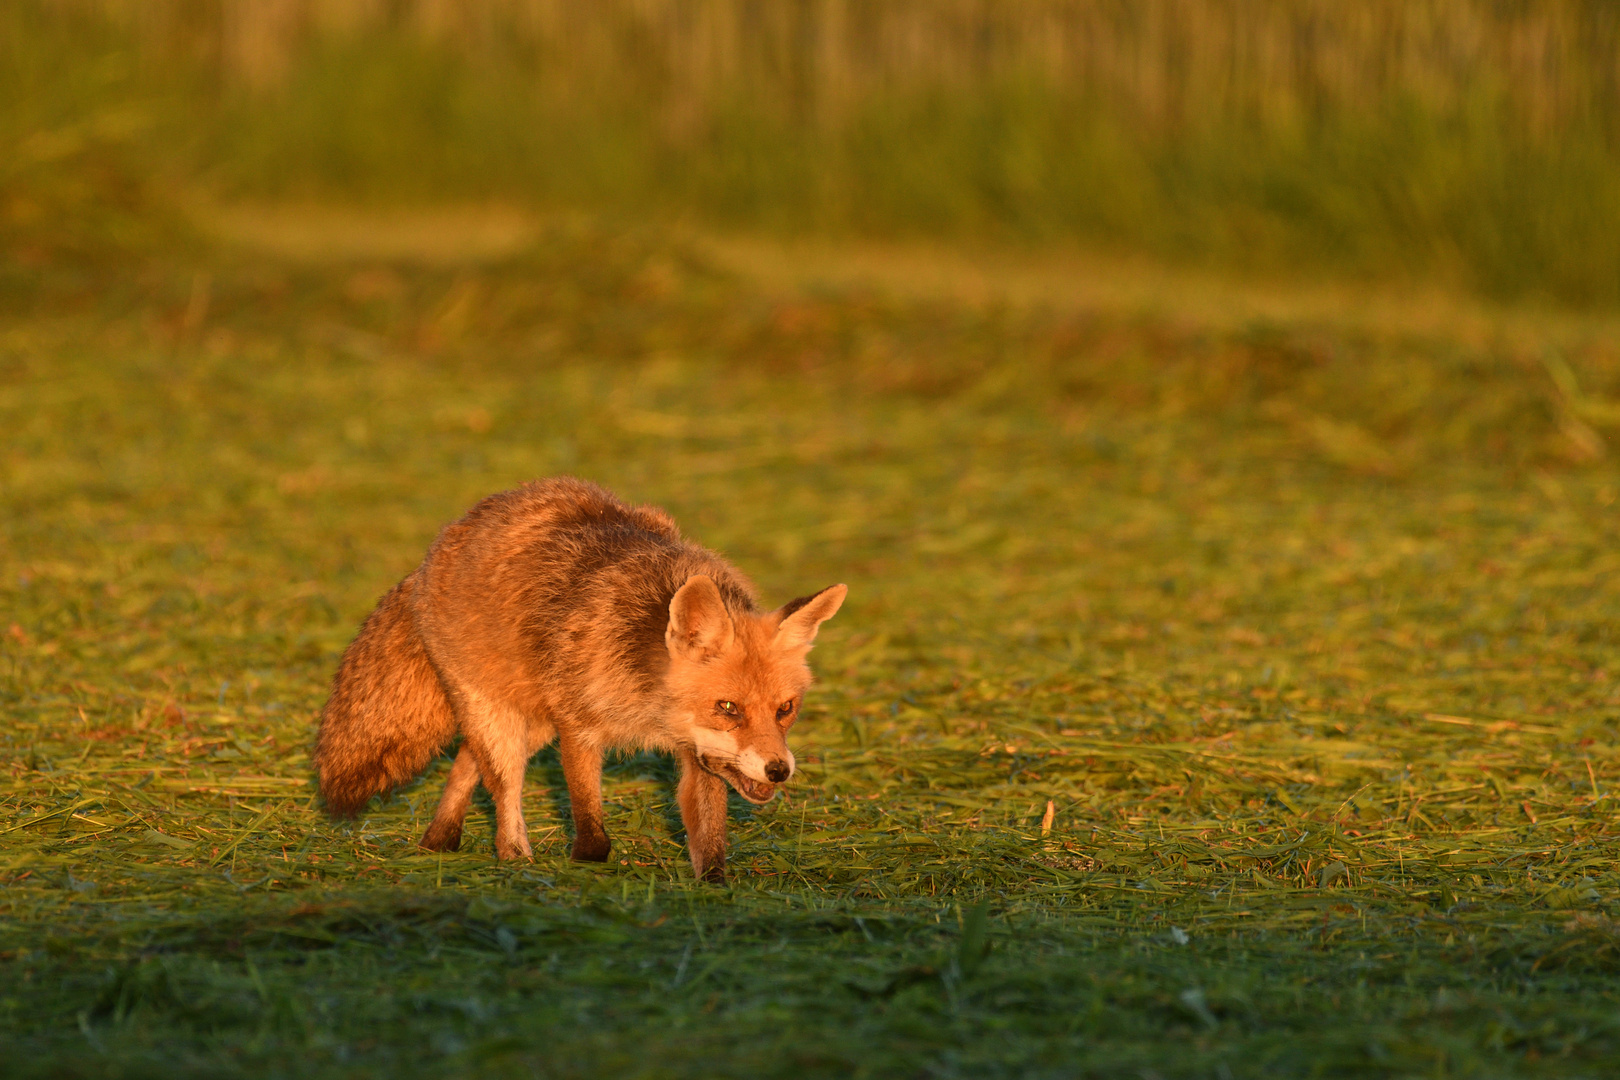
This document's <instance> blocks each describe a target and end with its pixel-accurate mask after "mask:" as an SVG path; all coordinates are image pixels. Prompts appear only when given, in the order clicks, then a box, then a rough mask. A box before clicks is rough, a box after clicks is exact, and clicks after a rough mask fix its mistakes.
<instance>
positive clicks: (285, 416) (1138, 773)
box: [0, 217, 1620, 1077]
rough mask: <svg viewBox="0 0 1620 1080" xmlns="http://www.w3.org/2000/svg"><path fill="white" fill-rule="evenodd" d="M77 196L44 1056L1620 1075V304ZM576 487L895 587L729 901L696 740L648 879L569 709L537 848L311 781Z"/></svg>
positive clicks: (27, 744) (38, 518)
mask: <svg viewBox="0 0 1620 1080" xmlns="http://www.w3.org/2000/svg"><path fill="white" fill-rule="evenodd" d="M145 220H156V219H154V218H151V217H148V218H146V219H145ZM120 235H124V234H120ZM129 242H130V243H135V241H129ZM30 243H31V244H32V245H33V246H30V247H29V248H28V251H29V252H30V255H29V258H31V259H33V260H35V261H34V262H33V263H32V264H30V265H31V266H32V267H33V269H32V270H30V271H29V272H28V273H23V272H21V271H18V272H15V273H12V274H10V275H9V276H7V277H6V278H5V281H6V282H7V283H8V284H7V285H6V288H7V290H8V291H7V292H6V293H5V297H4V302H5V305H6V306H5V310H6V315H5V317H4V322H3V325H0V432H3V433H4V434H3V440H4V441H3V444H0V445H3V457H0V468H3V477H4V481H3V484H0V537H3V539H0V612H3V617H0V708H3V710H4V713H3V715H4V723H3V724H0V761H3V763H4V770H3V772H0V885H3V891H0V1055H3V1060H4V1061H5V1062H6V1065H5V1071H6V1073H7V1074H8V1075H11V1076H19V1077H47V1076H48V1077H57V1076H98V1077H100V1076H157V1075H162V1076H165V1077H181V1076H199V1077H200V1076H209V1077H215V1076H233V1075H243V1076H246V1075H289V1076H290V1075H298V1076H390V1077H399V1076H466V1075H475V1074H476V1075H491V1076H581V1077H584V1076H604V1075H634V1076H649V1077H651V1076H657V1077H666V1076H667V1077H713V1076H749V1077H762V1076H782V1077H805V1076H828V1077H832V1076H839V1077H842V1076H873V1077H876V1076H896V1075H906V1076H913V1075H916V1076H975V1077H982V1076H1063V1077H1072V1076H1151V1075H1158V1076H1166V1077H1170V1076H1177V1077H1179V1076H1189V1077H1190V1076H1198V1077H1227V1076H1232V1077H1244V1076H1253V1077H1260V1076H1299V1075H1319V1076H1378V1075H1388V1076H1418V1075H1421V1076H1442V1075H1443V1076H1451V1077H1456V1076H1480V1077H1486V1076H1488V1077H1505V1076H1560V1077H1568V1076H1593V1077H1595V1076H1603V1075H1612V1074H1613V1072H1614V1070H1615V1069H1616V1067H1617V1066H1620V1001H1617V991H1616V982H1615V974H1616V972H1617V970H1620V929H1617V927H1616V924H1615V922H1614V921H1612V920H1613V916H1614V914H1615V907H1616V902H1617V890H1620V876H1617V873H1616V869H1615V868H1616V857H1617V855H1620V835H1617V831H1616V822H1615V808H1614V796H1613V794H1612V789H1613V787H1614V785H1616V784H1617V783H1620V760H1617V756H1616V745H1615V744H1616V730H1615V728H1616V725H1617V721H1620V660H1617V657H1616V651H1615V650H1616V642H1617V639H1620V574H1617V571H1620V554H1617V553H1620V536H1617V528H1616V522H1617V508H1616V496H1617V491H1620V474H1617V472H1616V470H1615V468H1614V465H1613V461H1614V458H1613V456H1612V454H1610V451H1609V446H1610V445H1611V443H1612V441H1613V439H1614V438H1615V435H1616V429H1615V428H1614V427H1613V426H1612V420H1613V418H1614V416H1615V412H1614V406H1613V402H1614V401H1616V400H1617V396H1620V395H1617V391H1620V364H1617V362H1616V353H1615V350H1614V346H1613V342H1612V338H1609V337H1606V336H1605V335H1604V334H1603V332H1602V329H1601V327H1598V326H1596V325H1594V326H1593V327H1591V328H1585V327H1583V325H1582V324H1570V323H1565V324H1561V325H1562V329H1561V330H1560V331H1559V332H1558V334H1557V335H1556V336H1555V335H1553V334H1552V332H1551V331H1549V332H1548V334H1547V335H1545V336H1540V337H1534V338H1533V339H1530V338H1525V339H1522V340H1521V338H1515V337H1508V336H1505V335H1504V336H1492V335H1489V334H1487V335H1483V336H1481V335H1467V336H1464V335H1458V336H1456V337H1454V338H1452V337H1446V336H1444V335H1435V336H1432V337H1429V338H1423V339H1414V338H1412V337H1411V336H1409V335H1408V336H1396V335H1390V334H1385V333H1383V332H1381V331H1380V330H1379V329H1378V328H1377V327H1368V328H1365V329H1364V330H1362V331H1356V332H1350V331H1339V330H1331V329H1324V328H1322V327H1319V326H1311V325H1294V324H1284V325H1274V326H1269V327H1255V328H1250V329H1247V330H1242V331H1237V332H1228V331H1222V330H1216V329H1210V328H1207V327H1202V326H1200V325H1196V324H1191V323H1186V322H1179V321H1177V320H1176V319H1175V317H1174V314H1173V313H1174V310H1175V309H1174V306H1173V304H1170V305H1169V306H1168V307H1167V308H1166V310H1167V311H1169V312H1171V314H1170V315H1167V316H1166V317H1164V318H1163V319H1142V318H1137V317H1134V316H1132V317H1125V316H1120V315H1115V314H1110V313H1108V312H1079V313H1065V312H1060V311H1051V310H1048V311H1025V310H1019V309H1012V308H1006V307H1002V308H988V309H983V310H977V309H964V308H961V307H960V306H953V305H945V304H931V303H929V302H927V301H925V300H914V301H906V302H903V303H901V302H895V301H889V300H885V299H884V298H882V297H880V296H876V295H871V294H865V293H847V292H844V293H840V292H828V293H820V294H816V295H808V294H806V295H794V296H777V297H770V296H766V295H763V294H761V293H758V292H756V291H754V290H753V289H751V288H750V287H749V286H748V285H746V284H745V283H741V282H737V281H734V280H729V279H727V278H726V277H725V276H723V275H720V274H718V273H716V272H714V271H712V270H710V269H708V268H707V267H706V266H705V265H704V264H703V263H702V261H701V260H700V259H698V258H696V257H695V256H693V255H691V254H690V253H689V252H687V251H686V250H685V249H683V248H682V247H680V246H679V245H678V244H677V243H675V242H674V241H671V240H669V239H667V238H664V237H661V236H659V235H649V234H626V233H618V232H600V231H593V230H591V229H589V228H585V227H583V226H576V227H571V228H570V229H568V230H559V231H556V232H554V233H552V234H550V235H548V236H546V237H545V238H544V239H543V240H542V241H540V242H539V243H538V244H537V245H536V246H535V247H534V248H533V249H532V250H529V251H527V252H525V253H523V254H522V255H520V256H518V257H515V258H513V259H511V260H509V261H506V262H503V263H498V264H489V265H483V266H468V267H459V268H457V267H451V268H445V269H421V268H413V267H412V266H411V265H409V264H404V263H400V264H390V263H386V262H376V261H371V262H367V261H360V262H352V263H344V264H341V265H303V266H290V265H280V264H278V263H276V262H274V261H273V260H269V259H267V258H265V257H261V256H254V257H252V258H248V257H245V256H237V255H232V254H229V253H221V252H214V251H210V250H208V249H207V248H205V247H202V246H198V245H197V244H195V243H191V244H175V245H172V246H170V247H162V246H161V245H157V246H153V245H150V244H149V245H147V246H145V247H139V249H138V252H137V253H136V254H131V253H130V251H131V250H132V249H129V248H118V249H114V248H105V249H100V248H95V247H94V246H93V245H85V244H80V245H78V246H72V245H66V246H57V247H52V246H51V244H52V237H51V236H50V235H48V234H47V233H44V232H42V233H40V234H39V235H38V236H37V237H36V238H35V240H34V241H30ZM143 243H144V241H143ZM98 251H100V252H101V254H99V255H98V254H97V252H98ZM174 252H179V253H180V254H173V253H174ZM98 260H99V261H98ZM131 267H136V268H137V269H136V270H133V271H132V270H131V269H130V268H131ZM98 283H115V284H116V287H114V285H113V284H106V285H103V284H98ZM1521 337H1522V336H1521ZM558 472H572V473H576V474H579V475H583V476H587V477H590V478H592V479H595V480H598V481H601V482H602V483H605V484H607V485H608V486H610V487H612V488H614V489H615V490H617V491H619V492H621V493H622V494H624V495H625V496H627V497H629V498H632V499H636V500H644V501H649V502H655V503H658V504H660V505H663V506H665V507H668V508H669V509H670V510H671V511H672V512H673V514H674V515H675V517H676V518H677V519H678V520H679V521H680V522H681V523H682V525H683V527H684V528H685V529H686V530H687V531H688V532H689V534H691V535H692V536H694V537H696V538H697V539H699V540H701V541H703V542H705V543H707V544H710V545H712V546H714V547H717V548H719V549H720V550H722V551H725V552H726V553H727V554H728V555H729V556H730V557H731V558H733V559H734V560H735V561H736V562H737V563H738V564H739V565H740V566H742V567H743V568H744V569H745V570H746V571H748V572H749V573H751V574H752V575H754V576H755V577H756V578H757V580H758V581H759V582H760V584H761V587H762V589H763V591H764V593H765V596H766V598H767V600H768V601H771V602H777V601H780V600H782V599H785V598H787V597H789V596H792V595H797V594H798V593H802V592H803V591H804V590H805V589H806V588H809V587H814V586H816V585H820V584H824V583H826V582H829V581H835V580H838V581H847V582H848V583H849V584H850V587H851V591H850V599H849V603H848V605H847V607H846V610H845V612H844V613H843V614H841V615H840V617H839V619H838V620H837V621H836V622H835V623H832V624H829V626H828V628H827V630H826V632H825V634H824V635H823V641H822V642H821V644H820V645H819V646H818V648H817V650H816V653H815V657H814V659H815V661H816V664H817V669H818V673H819V675H820V683H819V685H818V686H817V687H816V688H815V689H814V690H813V691H812V692H811V694H810V695H809V699H808V708H807V713H806V716H805V719H804V720H803V721H802V723H801V724H800V725H799V727H798V728H797V730H796V734H795V743H796V749H797V750H798V753H799V760H800V761H801V762H802V764H803V772H802V775H801V776H800V777H798V778H796V780H795V781H794V782H793V783H792V784H791V785H789V787H788V788H787V789H786V791H785V794H784V797H782V798H779V799H778V800H777V801H776V802H774V803H772V804H771V805H769V806H768V807H765V808H762V809H758V810H749V809H748V808H746V807H744V806H742V805H740V804H737V805H734V806H733V817H734V822H735V833H734V843H733V848H732V863H731V866H732V871H733V877H732V880H731V883H730V884H729V885H728V886H726V887H724V888H716V887H709V886H704V885H699V884H697V883H695V882H693V881H692V879H691V876H690V869H689V867H688V864H687V862H686V859H685V856H684V853H683V850H682V846H681V838H680V836H679V834H678V830H677V824H676V817H675V815H674V812H673V809H672V806H671V803H672V798H673V792H672V786H671V785H672V779H673V778H672V774H671V769H670V767H669V764H668V762H667V761H666V760H664V759H662V758H658V757H654V756H645V755H642V756H629V757H621V758H620V759H618V760H617V761H616V762H615V763H614V764H613V765H612V766H611V768H610V770H609V776H608V782H607V789H606V790H607V814H608V826H609V829H610V831H611V833H612V836H613V838H614V843H615V849H614V857H613V860H612V861H611V862H610V863H608V864H607V865H605V866H595V865H590V866H581V865H575V864H573V863H571V862H569V861H568V859H567V858H566V850H567V840H568V837H567V829H566V826H565V822H566V821H567V816H566V813H565V812H564V809H565V808H564V807H563V806H562V805H560V800H561V799H562V798H563V788H562V786H561V778H560V773H559V769H558V765H557V761H556V758H555V757H554V756H553V755H552V754H550V753H542V754H541V755H540V756H539V757H538V758H537V759H536V760H535V762H534V763H533V765H532V768H531V773H530V777H531V781H530V784H529V787H528V789H527V793H526V795H527V799H528V802H529V805H528V806H527V807H526V808H525V816H526V817H527V819H528V820H529V821H530V822H531V828H532V834H533V840H534V844H535V850H536V858H535V860H534V862H533V863H516V864H498V863H497V862H496V861H495V860H494V858H493V854H492V851H491V831H492V819H491V816H490V813H489V808H488V806H487V805H484V806H483V809H482V812H481V813H475V814H474V817H473V818H472V820H471V822H470V825H469V829H468V833H467V840H466V844H465V847H464V849H463V850H462V851H460V852H459V853H456V854H449V855H442V856H441V855H429V854H424V853H422V852H420V851H419V850H417V849H416V848H415V846H414V841H415V839H416V838H417V837H418V836H419V835H420V833H421V831H422V829H423V827H424V825H425V823H426V821H427V818H428V816H429V815H430V814H431V811H432V807H433V804H434V801H435V800H436V799H437V797H438V794H439V790H440V785H441V783H442V781H443V778H444V773H445V771H446V765H447V763H446V761H445V760H440V761H439V762H437V763H435V765H434V766H433V767H432V768H431V769H430V771H429V773H428V775H427V777H426V778H425V779H424V780H423V781H422V782H420V783H418V784H415V785H412V786H410V787H407V788H406V789H404V790H403V791H401V792H400V793H399V794H398V795H397V796H396V797H395V798H393V799H390V800H387V801H379V802H376V803H374V804H373V805H372V806H371V807H370V808H369V809H368V810H367V811H366V812H365V813H364V814H362V816H361V818H360V820H359V821H358V822H357V823H355V824H353V825H336V824H333V823H332V822H331V821H329V820H327V819H326V818H325V817H324V816H323V815H322V813H321V810H320V807H319V806H318V804H317V800H316V797H315V793H314V790H313V788H312V786H311V775H310V765H309V758H308V753H309V749H310V745H311V742H312V738H313V734H314V724H315V715H316V712H317V710H318V709H319V707H320V704H321V702H322V700H323V697H324V694H325V688H326V684H327V680H328V679H329V677H330V675H331V672H332V670H333V667H334V665H335V663H336V659H337V656H338V653H339V651H340V650H341V649H342V647H343V645H344V644H345V643H346V641H347V640H348V639H349V637H350V636H351V635H352V633H353V632H354V629H355V627H356V625H357V624H358V621H359V620H360V618H361V617H362V616H363V615H364V614H365V612H366V611H367V610H368V609H369V608H370V606H371V605H372V603H373V602H374V601H375V599H376V597H377V596H378V595H379V594H380V593H381V592H383V591H384V590H385V589H387V588H388V587H389V586H390V585H391V584H392V583H393V582H394V581H396V580H397V579H398V578H399V577H400V576H401V575H402V574H403V573H404V572H406V571H407V570H409V568H410V567H411V566H413V565H414V564H415V563H416V561H417V560H418V559H419V558H420V556H421V553H422V551H423V550H424V548H425V546H426V544H427V543H428V542H429V541H430V539H431V538H432V536H433V535H434V532H435V530H436V529H437V528H438V527H439V525H441V524H442V523H444V522H445V521H447V520H450V519H451V518H453V517H455V516H456V515H458V514H460V513H461V512H462V511H463V510H464V509H465V508H466V507H467V506H468V505H470V503H471V502H472V501H474V500H475V499H476V498H478V497H479V496H482V495H484V494H486V493H488V492H491V491H495V490H499V489H502V488H505V487H509V486H511V485H513V484H516V483H518V482H520V481H522V480H525V479H527V478H530V477H534V476H539V475H547V474H553V473H558Z"/></svg>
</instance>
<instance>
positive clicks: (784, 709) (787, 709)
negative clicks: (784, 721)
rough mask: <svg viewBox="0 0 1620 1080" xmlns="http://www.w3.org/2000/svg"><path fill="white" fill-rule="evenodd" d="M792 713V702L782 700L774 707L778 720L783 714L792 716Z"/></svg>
mask: <svg viewBox="0 0 1620 1080" xmlns="http://www.w3.org/2000/svg"><path fill="white" fill-rule="evenodd" d="M792 715H793V702H791V701H784V702H782V704H780V705H778V706H777V707H776V718H777V719H778V720H780V719H781V718H782V717H784V716H792Z"/></svg>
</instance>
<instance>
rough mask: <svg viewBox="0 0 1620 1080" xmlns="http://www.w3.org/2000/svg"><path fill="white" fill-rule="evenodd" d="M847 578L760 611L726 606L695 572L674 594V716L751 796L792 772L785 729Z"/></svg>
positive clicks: (688, 738)
mask: <svg viewBox="0 0 1620 1080" xmlns="http://www.w3.org/2000/svg"><path fill="white" fill-rule="evenodd" d="M848 591H849V590H848V589H847V588H846V587H845V586H843V585H833V586H830V587H828V588H825V589H822V590H821V591H820V592H818V593H816V594H815V595H814V596H807V597H803V598H801V599H798V600H793V601H790V602H789V603H787V604H784V605H783V606H782V607H780V608H778V609H777V610H775V611H770V612H766V613H765V614H763V615H752V614H734V613H732V612H730V611H728V610H726V605H725V602H724V601H723V600H722V599H721V597H720V590H719V588H718V587H717V586H716V585H715V583H714V582H713V580H711V579H710V578H708V577H706V576H704V575H702V574H694V575H693V576H692V577H690V578H688V579H687V581H686V584H684V585H682V586H681V587H680V589H679V591H677V592H676V593H675V597H674V599H672V600H671V601H670V602H669V629H668V630H666V631H665V633H664V642H665V644H666V645H667V646H668V647H669V659H670V668H669V681H668V684H667V685H668V687H669V690H670V692H671V695H672V696H673V698H674V704H675V708H674V710H673V716H672V719H673V720H674V723H675V727H676V729H677V731H678V732H679V733H680V735H681V737H682V739H683V741H685V742H688V743H689V744H690V745H691V746H692V748H693V750H694V751H695V752H696V754H697V759H698V763H699V764H701V765H702V766H703V768H705V769H707V770H708V771H709V772H711V773H713V774H714V775H716V776H719V777H722V778H724V779H725V780H726V782H727V783H729V784H730V785H731V786H732V787H734V788H736V789H737V793H738V794H740V795H741V796H742V797H743V798H745V799H747V800H748V801H749V802H752V803H766V802H769V801H770V800H771V797H772V796H773V795H775V794H776V786H777V785H778V784H780V783H782V782H783V781H784V780H786V779H787V778H788V777H790V776H792V775H793V767H794V761H793V751H791V750H789V749H788V745H787V733H788V729H789V728H791V727H792V726H793V722H794V721H795V720H797V719H798V717H799V706H800V705H801V704H802V702H803V700H804V691H805V689H806V688H807V687H808V686H809V685H810V668H809V667H808V666H807V665H806V664H805V656H806V655H807V654H808V653H809V652H810V647H811V645H812V644H814V642H815V640H816V630H817V629H818V628H819V627H820V626H821V624H822V623H824V622H826V621H827V620H828V619H830V618H832V617H833V613H834V612H836V611H837V610H838V606H839V605H840V604H842V603H843V602H844V594H845V593H847V592H848Z"/></svg>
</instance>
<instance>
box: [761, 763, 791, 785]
mask: <svg viewBox="0 0 1620 1080" xmlns="http://www.w3.org/2000/svg"><path fill="white" fill-rule="evenodd" d="M792 775H793V770H792V769H791V768H789V767H788V763H787V762H785V761H783V760H782V759H781V758H777V759H775V760H774V761H772V762H771V763H770V764H769V765H766V766H765V776H766V777H767V778H768V779H769V780H770V782H771V783H773V784H780V783H781V782H782V781H784V780H786V779H787V778H788V777H790V776H792Z"/></svg>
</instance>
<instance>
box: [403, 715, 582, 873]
mask: <svg viewBox="0 0 1620 1080" xmlns="http://www.w3.org/2000/svg"><path fill="white" fill-rule="evenodd" d="M555 734H556V732H555V731H554V730H553V729H552V726H551V724H550V723H549V722H548V721H545V720H530V721H529V724H528V731H527V733H526V735H527V737H526V739H525V745H524V756H525V758H526V759H527V758H528V757H532V756H533V755H534V753H535V751H537V750H539V749H540V748H541V747H542V746H545V745H546V744H547V743H549V742H550V741H551V740H552V738H553V737H554V736H555ZM480 779H481V777H480V776H479V772H478V759H477V757H475V756H474V755H473V752H472V748H471V747H470V746H468V745H466V744H465V743H464V744H462V747H461V751H460V752H459V753H458V754H456V763H455V764H454V765H452V766H451V767H450V778H449V779H448V780H447V781H445V785H444V795H443V796H441V797H440V799H439V808H438V810H436V811H435V812H434V814H433V824H431V825H429V826H428V830H427V832H425V833H423V834H422V841H421V846H422V847H424V848H426V849H427V850H428V851H456V850H458V849H459V848H460V847H461V829H462V825H463V823H464V822H465V821H466V820H467V808H468V807H469V806H471V805H472V797H473V792H474V791H475V790H477V788H478V781H479V780H480ZM486 786H487V785H486ZM521 796H522V791H521V789H520V791H519V798H520V802H521ZM496 820H497V826H498V823H499V815H498V814H497V818H496Z"/></svg>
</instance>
